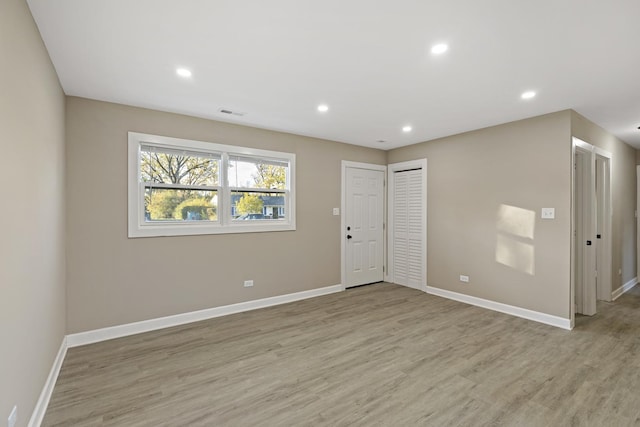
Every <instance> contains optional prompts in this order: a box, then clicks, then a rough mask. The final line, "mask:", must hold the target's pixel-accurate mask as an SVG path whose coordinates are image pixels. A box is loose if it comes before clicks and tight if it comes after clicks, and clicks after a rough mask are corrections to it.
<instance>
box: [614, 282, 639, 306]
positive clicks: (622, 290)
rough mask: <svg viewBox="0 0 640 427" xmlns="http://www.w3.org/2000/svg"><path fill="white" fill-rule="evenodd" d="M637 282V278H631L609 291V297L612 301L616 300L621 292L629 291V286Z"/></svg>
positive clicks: (631, 286)
mask: <svg viewBox="0 0 640 427" xmlns="http://www.w3.org/2000/svg"><path fill="white" fill-rule="evenodd" d="M637 284H638V278H637V277H634V278H633V279H631V280H629V281H628V282H627V283H625V284H624V285H622V286H620V287H619V288H618V289H616V290H615V291H613V292H611V298H612V299H613V300H614V301H615V300H617V299H618V298H620V297H621V296H622V294H624V293H625V292H629V291H630V290H631V288H633V287H634V286H635V285H637Z"/></svg>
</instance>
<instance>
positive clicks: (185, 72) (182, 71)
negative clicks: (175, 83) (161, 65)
mask: <svg viewBox="0 0 640 427" xmlns="http://www.w3.org/2000/svg"><path fill="white" fill-rule="evenodd" d="M176 74H177V75H179V76H180V77H184V78H185V79H186V78H189V77H191V71H189V70H187V69H186V68H178V69H176Z"/></svg>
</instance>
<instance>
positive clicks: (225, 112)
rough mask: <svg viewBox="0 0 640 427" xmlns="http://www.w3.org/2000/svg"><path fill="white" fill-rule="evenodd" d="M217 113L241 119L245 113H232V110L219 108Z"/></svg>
mask: <svg viewBox="0 0 640 427" xmlns="http://www.w3.org/2000/svg"><path fill="white" fill-rule="evenodd" d="M218 111H219V112H221V113H223V114H231V115H232V116H238V117H242V116H244V115H245V114H247V113H244V112H242V111H233V110H229V109H228V108H221V109H219V110H218Z"/></svg>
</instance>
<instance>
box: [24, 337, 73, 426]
mask: <svg viewBox="0 0 640 427" xmlns="http://www.w3.org/2000/svg"><path fill="white" fill-rule="evenodd" d="M66 355H67V337H64V338H62V344H60V350H58V354H57V356H56V358H55V360H54V361H53V366H52V367H51V371H49V376H48V377H47V381H46V382H45V383H44V387H43V388H42V392H41V393H40V397H39V398H38V402H36V407H35V408H34V409H33V413H32V414H31V419H30V420H29V424H28V426H29V427H40V424H42V420H43V419H44V414H45V413H46V412H47V406H49V400H50V399H51V394H52V393H53V387H54V386H55V385H56V381H57V380H58V374H59V373H60V368H61V367H62V362H63V361H64V357H65V356H66Z"/></svg>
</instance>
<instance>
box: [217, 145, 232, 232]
mask: <svg viewBox="0 0 640 427" xmlns="http://www.w3.org/2000/svg"><path fill="white" fill-rule="evenodd" d="M228 172H229V154H227V153H222V156H221V159H220V177H219V178H220V179H219V182H220V186H221V189H222V191H221V193H222V194H220V198H219V199H218V210H221V212H220V213H219V214H218V218H220V223H221V224H222V226H226V225H227V224H230V223H231V221H230V216H231V191H229V179H228V176H227V175H228Z"/></svg>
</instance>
